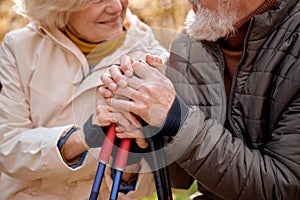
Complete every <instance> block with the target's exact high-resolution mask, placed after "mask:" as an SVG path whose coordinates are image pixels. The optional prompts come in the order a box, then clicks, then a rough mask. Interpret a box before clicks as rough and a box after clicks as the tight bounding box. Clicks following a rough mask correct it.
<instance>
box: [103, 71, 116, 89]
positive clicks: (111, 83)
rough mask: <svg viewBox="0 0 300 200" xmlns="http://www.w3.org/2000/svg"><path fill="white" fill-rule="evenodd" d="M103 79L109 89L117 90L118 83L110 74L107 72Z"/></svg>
mask: <svg viewBox="0 0 300 200" xmlns="http://www.w3.org/2000/svg"><path fill="white" fill-rule="evenodd" d="M101 81H102V83H103V84H104V86H106V87H107V88H108V89H110V90H111V91H115V90H116V89H117V88H118V85H117V84H116V83H115V81H114V80H113V79H112V78H111V76H110V74H109V73H107V72H105V73H103V74H102V75H101Z"/></svg>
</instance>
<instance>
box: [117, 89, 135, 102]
mask: <svg viewBox="0 0 300 200" xmlns="http://www.w3.org/2000/svg"><path fill="white" fill-rule="evenodd" d="M112 98H114V99H123V100H127V101H129V100H133V101H136V100H138V99H140V93H138V92H137V90H135V89H134V88H133V87H126V88H118V89H117V90H116V92H115V95H114V96H113V97H112Z"/></svg>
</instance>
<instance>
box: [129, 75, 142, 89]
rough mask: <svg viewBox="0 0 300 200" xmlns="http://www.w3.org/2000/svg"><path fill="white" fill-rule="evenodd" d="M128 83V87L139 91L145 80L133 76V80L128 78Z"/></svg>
mask: <svg viewBox="0 0 300 200" xmlns="http://www.w3.org/2000/svg"><path fill="white" fill-rule="evenodd" d="M127 81H128V86H130V87H132V88H134V89H138V88H140V87H141V86H142V85H143V84H144V80H142V79H140V78H139V77H137V76H133V77H131V78H128V79H127Z"/></svg>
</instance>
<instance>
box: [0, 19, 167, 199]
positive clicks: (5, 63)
mask: <svg viewBox="0 0 300 200" xmlns="http://www.w3.org/2000/svg"><path fill="white" fill-rule="evenodd" d="M130 20H131V22H130V23H131V25H130V28H129V29H128V33H127V36H126V39H125V41H124V43H123V45H122V46H121V47H120V48H119V49H118V50H117V51H116V52H114V53H113V54H112V55H111V56H109V57H107V58H105V59H103V60H102V61H101V62H100V63H99V64H98V65H97V66H96V67H95V68H94V69H93V70H92V71H90V69H89V67H88V65H87V60H86V58H85V56H84V55H83V54H82V53H81V52H80V51H79V49H78V48H77V47H76V46H75V45H74V44H73V43H72V42H71V41H70V40H69V39H68V38H67V37H65V35H64V34H62V33H61V32H60V31H59V30H58V29H55V28H52V29H49V28H46V27H42V26H40V25H38V24H36V23H33V22H32V23H30V24H29V25H27V26H26V27H25V28H22V29H20V30H15V31H13V32H11V33H9V34H7V35H6V37H5V39H4V40H3V43H2V46H1V49H0V80H1V82H2V84H3V89H2V91H1V94H0V170H1V172H0V199H1V200H9V199H18V200H21V199H22V200H27V199H28V200H29V199H30V200H33V199H43V200H47V199H51V200H53V199H55V200H57V199H64V200H69V199H78V200H83V199H88V198H89V194H90V191H91V188H92V184H93V180H94V176H95V171H96V169H97V165H98V162H97V156H98V152H99V149H93V150H90V151H89V153H88V155H87V156H86V159H85V161H84V163H83V165H82V166H80V167H78V168H76V169H71V168H70V167H68V166H67V165H66V164H65V162H64V161H63V159H62V157H61V155H60V152H59V150H58V148H57V142H58V140H59V139H60V137H61V135H62V134H64V132H65V131H66V130H68V129H69V128H70V127H72V126H75V125H76V126H79V127H82V124H83V123H84V121H85V120H87V118H88V116H89V115H91V114H92V112H93V108H94V103H95V99H97V94H96V88H97V86H98V85H100V84H101V83H100V80H99V77H100V75H101V74H102V73H103V72H104V71H105V70H106V69H107V66H108V65H110V64H114V63H118V58H119V57H120V56H121V55H123V54H129V55H131V56H133V57H134V58H136V59H144V57H145V53H147V52H150V53H152V54H157V55H160V56H163V57H164V58H167V57H168V52H167V51H166V50H165V49H163V48H162V47H161V46H160V45H159V44H158V42H157V41H156V40H155V39H154V36H153V34H152V32H151V29H150V27H148V26H146V25H144V29H141V28H140V27H139V26H137V23H136V20H137V19H136V18H135V17H131V18H130ZM146 167H147V166H146ZM106 172H107V176H106V177H105V179H104V180H103V183H102V188H101V192H100V195H99V196H101V197H100V199H104V200H105V199H108V195H109V192H108V188H110V187H111V186H110V184H111V182H112V180H111V179H110V173H109V170H107V171H106ZM149 181H150V182H151V184H149ZM154 189H155V186H154V183H153V177H152V174H151V173H141V174H140V176H139V178H138V185H137V191H131V192H129V194H128V195H126V197H125V195H124V194H119V197H122V199H136V198H139V197H141V196H143V195H145V194H151V193H152V192H153V191H154Z"/></svg>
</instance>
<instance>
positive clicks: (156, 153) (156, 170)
mask: <svg viewBox="0 0 300 200" xmlns="http://www.w3.org/2000/svg"><path fill="white" fill-rule="evenodd" d="M143 125H144V134H145V137H146V140H147V142H148V145H149V150H150V155H151V158H150V159H151V161H150V164H151V168H152V170H153V175H154V181H155V186H156V193H157V198H158V200H172V199H173V197H172V190H171V183H170V177H169V171H168V168H167V165H166V158H165V155H164V152H163V151H162V150H160V149H161V148H162V147H163V138H162V137H161V136H159V135H157V134H156V135H155V133H154V132H153V129H152V128H151V127H150V125H146V122H144V121H143ZM161 166H163V167H161Z"/></svg>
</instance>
